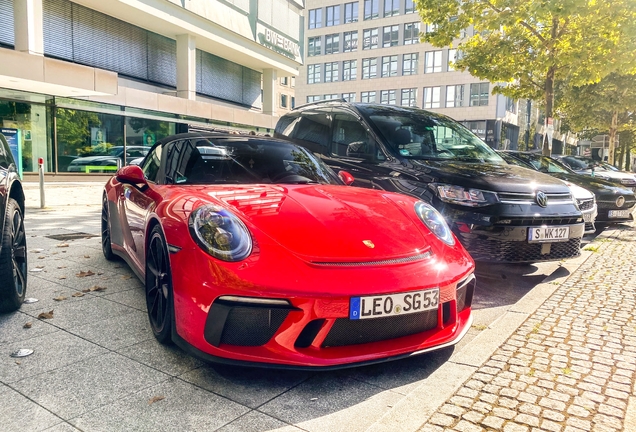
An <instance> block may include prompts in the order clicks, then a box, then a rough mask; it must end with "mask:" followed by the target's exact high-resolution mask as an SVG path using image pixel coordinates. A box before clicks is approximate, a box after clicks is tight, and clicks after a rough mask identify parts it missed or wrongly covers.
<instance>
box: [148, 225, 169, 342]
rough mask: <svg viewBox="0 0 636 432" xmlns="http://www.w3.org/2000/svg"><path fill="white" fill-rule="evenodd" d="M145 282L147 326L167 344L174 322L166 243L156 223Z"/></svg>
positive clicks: (151, 239)
mask: <svg viewBox="0 0 636 432" xmlns="http://www.w3.org/2000/svg"><path fill="white" fill-rule="evenodd" d="M145 285H146V306H147V308H148V320H149V321H150V327H151V328H152V332H153V334H154V335H155V338H157V340H158V341H159V342H160V343H162V344H164V345H169V344H171V343H172V326H173V325H174V305H173V300H172V273H171V271H170V258H169V254H168V246H167V245H166V239H165V238H164V236H163V232H162V231H161V227H160V226H159V225H155V226H154V228H153V229H152V231H151V232H150V236H149V239H148V245H147V247H146V278H145Z"/></svg>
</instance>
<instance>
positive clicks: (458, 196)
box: [434, 184, 499, 207]
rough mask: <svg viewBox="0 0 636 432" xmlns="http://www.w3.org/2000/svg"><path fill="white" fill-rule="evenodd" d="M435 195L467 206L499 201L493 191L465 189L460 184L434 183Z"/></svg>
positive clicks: (481, 205)
mask: <svg viewBox="0 0 636 432" xmlns="http://www.w3.org/2000/svg"><path fill="white" fill-rule="evenodd" d="M434 188H435V191H436V192H437V196H438V197H439V199H441V200H442V201H444V202H447V203H451V204H459V205H463V206H469V207H483V206H487V205H490V204H494V203H496V202H498V201H499V198H498V197H497V194H496V193H495V192H489V191H484V190H479V189H466V188H463V187H461V186H453V185H444V184H436V185H434Z"/></svg>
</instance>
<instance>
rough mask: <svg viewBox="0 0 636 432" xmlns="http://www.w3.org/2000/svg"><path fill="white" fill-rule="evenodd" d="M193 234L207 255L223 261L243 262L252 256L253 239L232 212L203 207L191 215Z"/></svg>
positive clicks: (211, 206) (215, 207) (207, 206)
mask: <svg viewBox="0 0 636 432" xmlns="http://www.w3.org/2000/svg"><path fill="white" fill-rule="evenodd" d="M190 235H191V236H192V238H193V239H194V240H195V241H196V242H197V244H198V245H199V246H200V247H201V248H202V249H203V250H205V251H206V252H207V253H209V254H210V255H212V256H213V257H215V258H218V259H220V260H223V261H241V260H243V259H245V258H247V257H248V256H249V255H250V253H252V236H251V235H250V232H249V230H248V229H247V227H246V226H245V224H244V223H243V222H242V221H241V220H240V219H239V218H238V217H236V216H235V215H234V214H232V212H230V211H228V210H226V209H224V208H222V207H217V206H214V205H203V206H201V207H199V208H197V209H196V210H194V211H193V212H192V214H191V215H190Z"/></svg>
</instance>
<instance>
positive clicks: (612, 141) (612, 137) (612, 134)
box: [607, 110, 618, 165]
mask: <svg viewBox="0 0 636 432" xmlns="http://www.w3.org/2000/svg"><path fill="white" fill-rule="evenodd" d="M617 133H618V111H616V110H614V111H612V124H611V125H610V130H609V151H608V152H607V163H608V164H611V165H614V150H615V146H616V135H617Z"/></svg>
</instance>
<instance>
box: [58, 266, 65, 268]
mask: <svg viewBox="0 0 636 432" xmlns="http://www.w3.org/2000/svg"><path fill="white" fill-rule="evenodd" d="M65 268H66V266H59V267H58V269H65Z"/></svg>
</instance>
